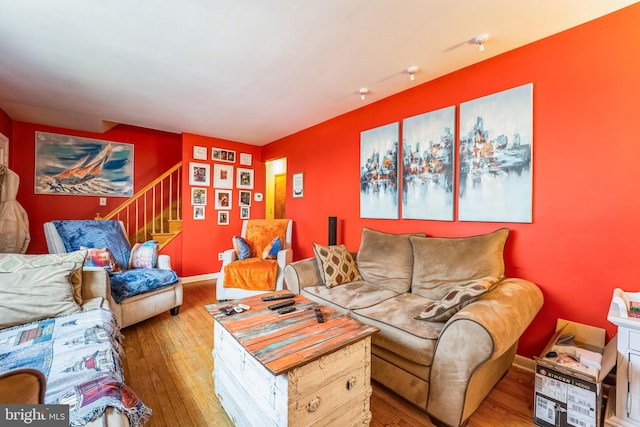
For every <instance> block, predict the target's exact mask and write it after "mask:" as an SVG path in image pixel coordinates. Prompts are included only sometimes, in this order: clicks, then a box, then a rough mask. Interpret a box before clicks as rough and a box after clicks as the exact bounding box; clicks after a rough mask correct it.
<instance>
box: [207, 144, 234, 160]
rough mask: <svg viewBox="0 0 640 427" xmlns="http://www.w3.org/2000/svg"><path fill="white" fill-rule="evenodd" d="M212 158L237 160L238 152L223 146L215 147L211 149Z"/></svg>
mask: <svg viewBox="0 0 640 427" xmlns="http://www.w3.org/2000/svg"><path fill="white" fill-rule="evenodd" d="M211 159H212V160H217V161H219V162H229V163H235V162H236V152H235V151H233V150H225V149H223V148H216V147H213V148H212V149H211Z"/></svg>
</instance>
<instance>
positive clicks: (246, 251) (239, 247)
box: [231, 236, 252, 259]
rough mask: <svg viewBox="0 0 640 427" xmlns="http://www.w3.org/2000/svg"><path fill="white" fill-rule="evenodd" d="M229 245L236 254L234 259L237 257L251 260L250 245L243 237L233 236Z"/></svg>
mask: <svg viewBox="0 0 640 427" xmlns="http://www.w3.org/2000/svg"><path fill="white" fill-rule="evenodd" d="M231 243H232V244H233V250H234V251H235V252H236V257H238V259H247V258H251V256H252V251H251V245H250V244H249V242H247V241H246V240H245V239H244V238H243V237H240V236H233V237H232V238H231Z"/></svg>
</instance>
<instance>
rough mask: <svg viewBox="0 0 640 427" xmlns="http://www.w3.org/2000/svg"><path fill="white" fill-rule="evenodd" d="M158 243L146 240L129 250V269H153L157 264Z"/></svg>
mask: <svg viewBox="0 0 640 427" xmlns="http://www.w3.org/2000/svg"><path fill="white" fill-rule="evenodd" d="M158 246H159V245H158V241H157V240H147V241H146V242H144V243H136V244H135V245H133V247H132V248H131V255H130V256H129V268H155V266H156V264H157V263H158Z"/></svg>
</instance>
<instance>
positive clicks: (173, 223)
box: [169, 219, 182, 233]
mask: <svg viewBox="0 0 640 427" xmlns="http://www.w3.org/2000/svg"><path fill="white" fill-rule="evenodd" d="M181 231H182V220H181V219H170V220H169V233H179V232H181Z"/></svg>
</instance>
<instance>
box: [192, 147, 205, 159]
mask: <svg viewBox="0 0 640 427" xmlns="http://www.w3.org/2000/svg"><path fill="white" fill-rule="evenodd" d="M193 159H194V160H207V147H199V146H197V145H194V146H193Z"/></svg>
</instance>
